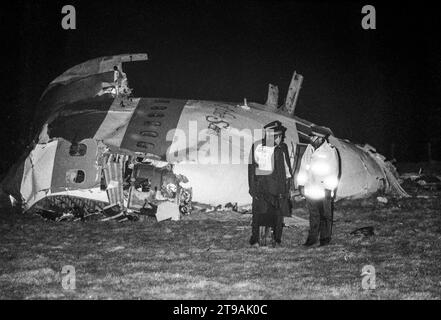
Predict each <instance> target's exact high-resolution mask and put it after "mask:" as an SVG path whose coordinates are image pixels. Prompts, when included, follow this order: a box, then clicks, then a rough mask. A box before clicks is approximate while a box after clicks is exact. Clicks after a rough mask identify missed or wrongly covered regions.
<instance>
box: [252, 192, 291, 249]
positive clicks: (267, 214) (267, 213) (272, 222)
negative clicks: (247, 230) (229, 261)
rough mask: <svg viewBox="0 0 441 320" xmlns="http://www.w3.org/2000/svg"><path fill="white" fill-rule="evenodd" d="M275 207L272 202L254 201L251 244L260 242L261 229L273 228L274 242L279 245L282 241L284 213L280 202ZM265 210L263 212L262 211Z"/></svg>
mask: <svg viewBox="0 0 441 320" xmlns="http://www.w3.org/2000/svg"><path fill="white" fill-rule="evenodd" d="M275 204H276V206H274V205H273V204H272V203H271V202H269V201H266V200H264V199H259V200H256V199H253V219H252V222H251V239H250V242H251V243H255V242H257V241H258V240H259V227H260V226H267V227H272V229H273V236H274V240H275V241H276V242H278V243H280V242H281V241H282V231H283V214H282V213H283V212H282V210H281V208H280V204H279V201H277V202H275ZM262 209H263V210H262Z"/></svg>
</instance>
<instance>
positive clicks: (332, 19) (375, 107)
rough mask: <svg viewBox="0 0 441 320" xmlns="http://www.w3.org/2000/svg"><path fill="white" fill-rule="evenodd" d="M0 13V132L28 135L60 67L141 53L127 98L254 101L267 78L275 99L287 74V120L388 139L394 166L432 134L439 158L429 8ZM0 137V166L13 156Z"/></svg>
mask: <svg viewBox="0 0 441 320" xmlns="http://www.w3.org/2000/svg"><path fill="white" fill-rule="evenodd" d="M65 4H73V5H74V6H75V8H76V10H77V30H68V31H66V30H63V29H62V28H61V25H60V22H61V19H62V14H61V8H62V6H63V5H65ZM365 4H373V5H375V8H376V11H377V29H376V30H363V29H362V28H361V24H360V22H361V18H362V14H361V8H362V6H363V5H365ZM2 15H5V16H7V17H8V18H9V19H8V20H9V21H11V24H10V25H9V26H8V27H7V29H6V30H8V31H9V32H8V33H7V35H6V39H5V40H6V41H4V44H3V46H4V47H6V48H7V50H6V51H7V52H8V53H9V54H10V58H9V59H10V60H9V61H12V63H6V65H5V67H6V70H4V72H5V74H9V75H11V77H10V78H9V79H11V80H10V81H8V84H9V85H12V88H11V90H7V94H6V95H5V100H4V101H5V102H6V103H5V105H4V106H2V110H1V112H2V114H1V116H2V117H1V118H2V120H3V122H4V123H3V125H2V126H1V132H0V133H1V134H2V136H3V137H4V138H5V137H6V138H8V137H10V138H9V139H11V140H13V139H12V138H13V137H14V138H15V137H20V138H21V139H22V140H23V141H26V142H28V140H29V137H30V135H31V133H30V130H29V129H27V128H29V127H30V125H31V124H32V118H33V116H34V113H35V107H34V106H35V104H36V102H37V100H38V97H39V95H40V94H41V93H42V92H43V90H44V89H45V87H46V86H47V84H48V83H49V82H50V81H52V80H53V79H54V78H55V77H56V76H58V75H59V74H60V73H62V72H63V71H64V70H66V69H68V68H69V67H71V66H73V65H75V64H78V63H80V62H83V61H85V60H88V59H91V58H94V57H98V56H103V55H111V54H118V53H125V52H147V53H148V54H149V57H150V61H148V62H147V63H136V64H135V65H134V66H131V67H130V68H131V69H130V70H132V71H131V72H130V74H131V77H132V78H131V79H129V80H131V83H132V84H134V83H135V82H136V85H135V94H136V95H138V96H162V97H173V98H191V99H210V100H222V101H241V100H243V98H244V97H246V98H247V99H248V101H256V102H261V103H264V102H265V100H266V94H267V86H268V83H270V82H271V83H273V84H277V85H278V86H279V89H280V91H281V92H280V97H281V98H282V99H284V97H285V95H286V90H287V87H288V85H289V82H290V79H291V76H292V72H293V71H294V70H297V72H299V73H301V74H302V75H303V76H304V83H303V89H302V91H301V92H300V97H299V104H298V106H297V109H296V114H297V115H298V116H300V117H302V118H305V119H308V120H310V121H313V122H316V123H317V124H321V125H325V126H328V127H330V128H332V129H333V131H334V133H335V134H336V135H337V136H339V137H342V138H349V139H350V140H353V141H355V142H367V143H369V144H371V145H374V146H375V147H377V149H378V150H379V151H381V152H383V153H384V154H386V155H388V153H389V147H390V144H391V143H392V142H395V144H396V145H397V147H396V157H397V158H398V160H402V161H404V160H424V154H422V155H420V154H419V152H421V151H424V143H425V142H426V141H429V140H432V142H433V146H434V148H435V150H434V155H437V156H438V158H440V150H439V149H440V148H441V145H440V142H439V138H440V136H441V110H440V108H441V99H440V93H441V45H440V42H441V37H440V35H439V32H440V30H441V23H440V20H441V19H440V18H439V13H438V10H437V8H436V7H435V5H431V4H429V3H427V4H423V3H422V2H418V3H416V2H413V3H410V2H409V3H406V2H404V3H403V2H392V3H389V4H388V5H387V6H386V5H382V4H380V3H377V2H375V1H369V2H312V3H307V2H300V3H298V2H293V1H252V2H245V1H179V2H178V1H172V2H167V1H148V0H144V1H136V2H134V1H107V2H104V1H95V0H94V1H66V2H63V1H61V2H56V1H55V2H52V1H51V2H49V1H43V0H41V1H19V2H18V3H17V4H16V5H15V8H11V9H10V10H9V11H7V10H5V11H3V12H2ZM133 70H135V71H133ZM282 99H281V100H282ZM280 102H282V101H280ZM18 122H20V123H22V125H15V124H17V123H18ZM11 124H14V125H11ZM9 139H3V141H4V143H3V148H2V151H3V154H7V156H6V157H5V158H4V159H3V162H4V164H2V166H3V168H2V169H4V168H5V167H7V165H8V161H9V162H11V161H13V160H14V159H15V158H16V155H17V154H19V153H20V150H19V144H17V143H13V142H12V141H11V142H10V143H9V142H8V140H9ZM437 139H438V142H436V140H437ZM439 160H441V159H439Z"/></svg>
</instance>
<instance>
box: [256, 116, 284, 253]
mask: <svg viewBox="0 0 441 320" xmlns="http://www.w3.org/2000/svg"><path fill="white" fill-rule="evenodd" d="M285 131H286V128H285V127H284V126H283V125H282V123H281V122H280V121H273V122H271V123H268V124H267V125H265V126H264V138H263V139H262V140H261V141H258V142H256V143H254V144H253V147H252V148H251V152H250V162H249V165H248V183H249V188H250V189H249V190H250V191H249V192H250V195H251V196H252V198H253V205H252V213H253V220H252V231H251V238H250V244H251V245H254V244H256V243H258V242H259V227H260V226H266V227H272V229H273V237H272V240H273V241H272V243H273V246H274V247H275V246H278V245H280V244H281V242H282V229H283V216H289V215H290V212H291V204H290V201H289V187H290V183H289V182H290V179H291V177H292V170H291V164H290V159H289V153H288V147H287V145H286V144H285V143H284V142H283V140H284V138H285ZM260 244H263V245H264V243H260Z"/></svg>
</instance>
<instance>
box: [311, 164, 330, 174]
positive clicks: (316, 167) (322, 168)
mask: <svg viewBox="0 0 441 320" xmlns="http://www.w3.org/2000/svg"><path fill="white" fill-rule="evenodd" d="M311 170H312V172H314V173H315V174H317V175H320V176H323V175H326V174H328V173H329V170H330V167H329V165H328V164H327V163H326V162H322V161H317V162H314V163H313V164H312V165H311Z"/></svg>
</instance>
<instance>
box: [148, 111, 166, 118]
mask: <svg viewBox="0 0 441 320" xmlns="http://www.w3.org/2000/svg"><path fill="white" fill-rule="evenodd" d="M163 116H164V114H163V113H161V112H150V113H149V114H148V115H147V117H149V118H162V117H163Z"/></svg>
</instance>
